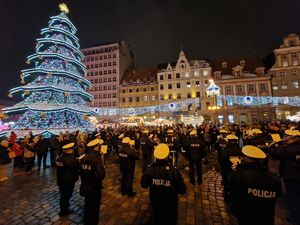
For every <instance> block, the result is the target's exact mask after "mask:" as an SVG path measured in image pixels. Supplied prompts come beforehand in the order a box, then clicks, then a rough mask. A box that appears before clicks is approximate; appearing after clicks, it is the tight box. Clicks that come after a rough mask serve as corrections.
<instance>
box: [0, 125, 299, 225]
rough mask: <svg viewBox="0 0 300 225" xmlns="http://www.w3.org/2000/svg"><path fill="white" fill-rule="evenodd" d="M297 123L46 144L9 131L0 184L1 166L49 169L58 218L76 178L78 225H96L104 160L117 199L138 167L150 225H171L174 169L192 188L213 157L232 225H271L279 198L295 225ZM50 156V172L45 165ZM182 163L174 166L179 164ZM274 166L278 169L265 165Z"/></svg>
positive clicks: (77, 135)
mask: <svg viewBox="0 0 300 225" xmlns="http://www.w3.org/2000/svg"><path fill="white" fill-rule="evenodd" d="M299 128H300V124H298V123H292V122H286V123H281V122H276V123H270V124H267V123H259V124H255V125H238V124H232V125H228V126H222V127H221V126H215V125H211V124H203V125H200V126H197V127H192V126H184V125H176V126H172V127H168V126H148V127H141V126H140V127H138V126H136V127H122V126H121V127H119V128H116V129H114V128H105V129H104V128H103V129H96V130H95V131H94V132H92V133H89V132H86V133H82V132H80V131H77V132H72V133H69V132H66V133H65V134H63V133H61V134H59V135H53V136H52V137H51V138H45V137H43V135H38V136H35V137H34V136H33V135H32V134H31V133H29V134H28V135H26V136H25V137H23V138H19V137H17V135H16V134H15V133H14V132H12V133H11V135H10V137H9V138H8V139H3V140H2V141H1V148H0V182H4V181H5V180H7V179H8V175H7V165H8V164H9V163H11V162H12V161H13V163H14V165H13V166H14V167H15V169H16V171H22V170H23V171H24V173H26V174H27V175H30V174H32V173H33V168H34V165H35V160H36V158H37V170H40V169H47V168H48V167H50V166H52V167H55V168H56V171H57V184H58V187H59V191H60V194H61V198H60V207H61V211H60V213H59V215H60V216H66V215H68V214H70V213H72V211H71V209H70V204H69V201H70V198H71V197H72V193H73V190H74V187H75V183H76V182H77V181H78V179H79V177H80V180H81V185H80V195H81V196H83V197H84V198H85V206H84V224H89V225H92V224H98V220H99V210H100V204H101V191H102V181H103V179H104V177H105V166H104V165H105V161H106V160H107V159H108V158H109V157H112V156H113V157H117V158H118V159H119V160H118V162H119V168H120V174H121V181H120V192H121V194H122V195H127V196H128V197H133V196H135V194H136V192H135V191H134V190H133V186H132V184H133V181H134V171H135V168H136V165H135V164H136V161H137V160H139V159H141V160H142V171H143V175H142V178H141V180H140V184H141V186H142V187H143V188H149V192H150V201H151V206H152V209H153V216H152V219H151V221H152V224H155V225H159V224H176V223H177V206H178V195H179V194H185V193H186V184H185V183H184V181H183V178H182V175H181V172H182V171H181V170H182V169H187V168H188V169H189V182H190V184H191V185H196V183H197V184H198V185H199V188H201V184H202V167H203V166H204V165H206V164H207V163H208V156H209V155H212V156H216V159H217V161H218V163H219V167H220V174H221V176H222V184H223V190H224V197H225V200H226V201H228V204H229V205H230V208H231V212H232V214H234V215H235V216H236V217H237V218H238V221H239V224H264V225H268V224H274V217H275V215H274V209H275V203H276V199H277V198H278V196H279V195H280V194H281V192H282V186H284V189H285V191H286V197H287V199H288V201H287V203H288V209H289V211H290V213H291V223H294V224H300V220H299V214H298V209H299V208H300V132H299ZM49 151H50V162H51V165H47V156H48V155H49V154H48V152H49ZM180 157H181V158H183V159H184V160H180V161H179V160H178V158H180ZM274 160H278V161H280V167H279V169H278V170H274V168H273V167H272V162H273V161H274Z"/></svg>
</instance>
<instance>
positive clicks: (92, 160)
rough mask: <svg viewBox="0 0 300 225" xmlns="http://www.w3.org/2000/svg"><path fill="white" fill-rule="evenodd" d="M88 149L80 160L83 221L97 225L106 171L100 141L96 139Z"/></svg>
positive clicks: (88, 145) (89, 224) (86, 224)
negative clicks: (83, 200)
mask: <svg viewBox="0 0 300 225" xmlns="http://www.w3.org/2000/svg"><path fill="white" fill-rule="evenodd" d="M87 147H89V148H91V149H90V150H89V152H88V154H87V155H85V156H84V157H83V158H82V159H81V160H80V177H81V186H80V195H81V196H84V197H85V205H84V218H83V220H84V224H85V225H97V224H98V221H99V210H100V203H101V190H102V181H103V179H104V177H105V170H104V166H103V162H102V160H101V154H100V140H99V139H94V140H93V141H91V142H89V143H88V144H87Z"/></svg>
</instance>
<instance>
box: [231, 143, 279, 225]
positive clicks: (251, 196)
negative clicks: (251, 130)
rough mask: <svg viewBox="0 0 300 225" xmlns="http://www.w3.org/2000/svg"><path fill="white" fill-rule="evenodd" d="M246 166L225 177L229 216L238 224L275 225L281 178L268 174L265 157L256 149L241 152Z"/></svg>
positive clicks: (250, 148) (247, 146) (245, 148)
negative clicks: (229, 209)
mask: <svg viewBox="0 0 300 225" xmlns="http://www.w3.org/2000/svg"><path fill="white" fill-rule="evenodd" d="M242 153H243V154H244V156H245V163H244V164H241V165H240V166H238V167H237V169H236V171H232V172H231V173H230V174H229V176H228V184H229V193H230V199H231V202H232V212H233V213H234V215H235V216H236V217H237V218H238V220H239V224H274V211H275V203H276V200H277V197H278V196H279V194H280V193H281V181H280V177H279V176H277V175H275V174H273V173H270V172H268V168H267V167H266V165H265V163H264V159H265V158H266V154H265V153H264V152H263V151H262V150H261V149H259V148H258V147H256V146H252V145H246V146H244V147H243V148H242Z"/></svg>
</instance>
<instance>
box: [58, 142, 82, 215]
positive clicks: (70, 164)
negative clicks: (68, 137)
mask: <svg viewBox="0 0 300 225" xmlns="http://www.w3.org/2000/svg"><path fill="white" fill-rule="evenodd" d="M73 147H74V143H70V144H67V145H64V146H63V147H62V149H63V154H62V155H60V156H59V157H58V158H57V159H56V165H57V170H56V174H57V185H58V188H59V192H60V202H59V205H60V212H59V216H66V215H68V214H70V213H72V211H71V210H70V209H69V207H70V203H69V201H70V199H71V197H72V194H73V190H74V186H75V183H76V181H77V180H78V178H79V163H78V160H77V159H76V158H75V156H74V155H73V152H74V149H73Z"/></svg>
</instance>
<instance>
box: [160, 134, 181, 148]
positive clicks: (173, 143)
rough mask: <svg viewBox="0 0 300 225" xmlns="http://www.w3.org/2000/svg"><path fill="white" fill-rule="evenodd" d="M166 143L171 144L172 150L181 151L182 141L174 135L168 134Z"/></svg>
mask: <svg viewBox="0 0 300 225" xmlns="http://www.w3.org/2000/svg"><path fill="white" fill-rule="evenodd" d="M164 143H165V144H166V145H168V146H169V149H170V151H175V152H179V150H180V143H179V142H178V140H177V139H176V138H175V137H173V136H169V135H168V136H167V137H166V138H165V140H164Z"/></svg>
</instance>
